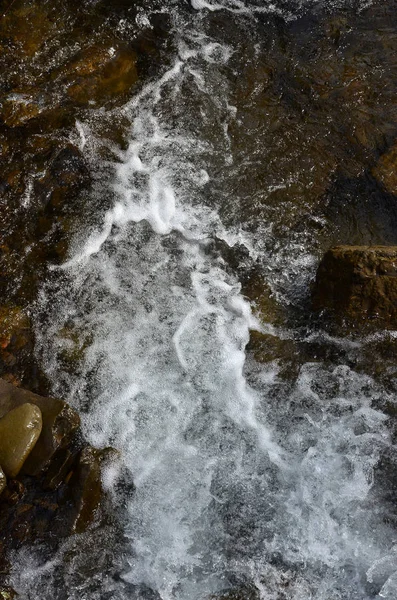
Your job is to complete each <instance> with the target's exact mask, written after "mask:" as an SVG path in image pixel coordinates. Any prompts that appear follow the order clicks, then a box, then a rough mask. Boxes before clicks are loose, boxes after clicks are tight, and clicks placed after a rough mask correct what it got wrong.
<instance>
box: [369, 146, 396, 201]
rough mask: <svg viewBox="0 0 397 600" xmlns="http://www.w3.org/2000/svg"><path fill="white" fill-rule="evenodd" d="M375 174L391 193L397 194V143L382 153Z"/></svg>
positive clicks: (374, 170)
mask: <svg viewBox="0 0 397 600" xmlns="http://www.w3.org/2000/svg"><path fill="white" fill-rule="evenodd" d="M373 175H374V177H375V178H376V179H377V180H378V181H379V182H380V183H382V185H383V186H384V187H385V188H386V190H387V191H388V192H390V194H395V195H397V144H396V145H395V146H393V147H392V148H391V149H390V150H389V151H388V152H386V153H385V154H382V156H381V157H380V159H379V161H378V164H377V165H376V167H375V168H374V169H373Z"/></svg>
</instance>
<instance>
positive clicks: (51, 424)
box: [0, 379, 80, 475]
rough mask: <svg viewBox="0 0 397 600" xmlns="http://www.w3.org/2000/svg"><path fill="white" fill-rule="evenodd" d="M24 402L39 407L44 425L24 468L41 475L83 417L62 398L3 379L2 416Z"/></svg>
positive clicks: (68, 439) (32, 473)
mask: <svg viewBox="0 0 397 600" xmlns="http://www.w3.org/2000/svg"><path fill="white" fill-rule="evenodd" d="M25 403H29V404H34V405H35V406H37V407H38V408H39V409H40V411H41V415H42V421H43V426H42V431H41V435H40V437H39V439H38V440H37V443H36V444H35V447H34V448H33V450H32V452H31V453H30V455H29V457H28V459H27V460H26V462H25V464H24V469H23V470H24V472H25V473H26V474H28V475H39V474H40V473H42V472H43V471H44V470H45V469H46V468H47V467H48V466H49V464H50V462H51V460H52V458H53V457H54V455H55V453H56V452H57V450H58V449H59V448H65V447H66V446H68V444H69V443H70V442H71V440H72V438H73V436H74V434H75V432H76V430H77V429H78V427H79V425H80V417H79V415H78V414H77V412H76V411H75V410H74V409H73V408H71V407H70V406H69V405H68V404H67V403H66V402H64V401H63V400H59V399H57V398H44V397H43V396H38V395H37V394H33V393H32V392H29V391H27V390H22V389H20V388H16V387H15V386H13V385H11V384H9V383H7V382H6V381H3V380H2V379H0V418H1V417H3V416H4V415H6V414H7V413H9V412H10V411H11V410H13V409H14V408H16V407H17V406H20V405H21V404H25Z"/></svg>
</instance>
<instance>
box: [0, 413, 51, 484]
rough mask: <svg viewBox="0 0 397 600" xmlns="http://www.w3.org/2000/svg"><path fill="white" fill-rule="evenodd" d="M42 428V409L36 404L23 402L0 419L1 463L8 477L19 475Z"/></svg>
mask: <svg viewBox="0 0 397 600" xmlns="http://www.w3.org/2000/svg"><path fill="white" fill-rule="evenodd" d="M41 429H42V418H41V411H40V409H39V408H38V407H37V406H35V405H34V404H27V403H26V404H22V405H21V406H18V407H17V408H14V409H13V410H11V411H10V412H8V413H7V414H6V415H5V416H4V417H3V418H2V419H0V465H1V466H2V468H3V470H4V472H5V474H6V475H7V476H8V477H11V478H12V477H16V476H17V475H18V473H19V471H20V470H21V468H22V466H23V464H24V462H25V460H26V459H27V457H28V456H29V454H30V453H31V451H32V449H33V448H34V446H35V444H36V442H37V440H38V438H39V436H40V433H41Z"/></svg>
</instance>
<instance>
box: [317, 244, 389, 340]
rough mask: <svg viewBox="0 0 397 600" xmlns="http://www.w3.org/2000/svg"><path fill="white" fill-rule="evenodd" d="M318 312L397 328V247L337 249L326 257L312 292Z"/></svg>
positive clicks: (342, 247)
mask: <svg viewBox="0 0 397 600" xmlns="http://www.w3.org/2000/svg"><path fill="white" fill-rule="evenodd" d="M313 307H314V309H315V310H322V309H326V310H328V311H330V312H332V313H334V314H335V315H337V316H339V317H342V318H344V317H345V318H347V319H348V320H351V321H354V322H359V321H363V320H368V319H376V320H377V321H378V322H379V323H380V324H381V325H382V326H383V327H388V328H390V327H391V328H392V327H396V326H397V246H337V247H335V248H331V249H330V250H328V252H327V253H326V254H325V256H324V258H323V260H322V261H321V263H320V266H319V268H318V271H317V276H316V282H315V286H314V290H313Z"/></svg>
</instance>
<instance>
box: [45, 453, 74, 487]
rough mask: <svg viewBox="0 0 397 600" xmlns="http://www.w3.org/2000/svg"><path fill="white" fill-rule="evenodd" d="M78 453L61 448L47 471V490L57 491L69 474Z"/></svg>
mask: <svg viewBox="0 0 397 600" xmlns="http://www.w3.org/2000/svg"><path fill="white" fill-rule="evenodd" d="M75 458H76V453H75V452H73V450H71V449H69V448H59V449H58V450H57V451H56V452H55V454H54V456H53V458H52V460H51V463H50V466H49V468H48V470H47V473H46V476H45V479H44V482H43V488H44V489H46V490H56V489H57V488H58V487H59V486H60V485H61V483H62V482H63V481H64V480H65V478H66V476H67V475H68V474H69V472H70V470H71V468H72V464H73V461H74V459H75Z"/></svg>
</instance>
